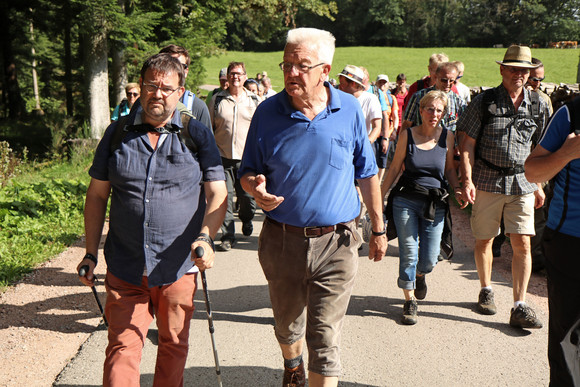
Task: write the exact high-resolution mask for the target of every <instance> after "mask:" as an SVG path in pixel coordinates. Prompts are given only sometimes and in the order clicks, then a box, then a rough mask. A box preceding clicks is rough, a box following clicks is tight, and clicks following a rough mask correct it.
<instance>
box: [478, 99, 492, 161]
mask: <svg viewBox="0 0 580 387" xmlns="http://www.w3.org/2000/svg"><path fill="white" fill-rule="evenodd" d="M495 100H496V91H495V88H491V89H487V90H484V91H483V97H482V98H481V127H480V128H479V133H478V134H477V140H476V142H475V157H476V158H479V157H480V155H479V146H480V143H481V137H482V136H483V128H485V126H486V125H487V124H488V122H489V118H490V117H491V113H490V112H489V107H490V106H491V105H492V104H494V103H495Z"/></svg>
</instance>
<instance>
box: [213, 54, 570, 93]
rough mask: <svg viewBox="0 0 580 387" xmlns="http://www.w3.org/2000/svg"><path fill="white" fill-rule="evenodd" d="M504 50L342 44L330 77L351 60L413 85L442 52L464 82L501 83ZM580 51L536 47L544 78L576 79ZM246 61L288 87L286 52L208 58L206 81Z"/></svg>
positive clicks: (251, 71) (555, 80)
mask: <svg viewBox="0 0 580 387" xmlns="http://www.w3.org/2000/svg"><path fill="white" fill-rule="evenodd" d="M505 51H506V49H505V48H466V47H440V48H400V47H343V48H337V49H336V53H335V55H334V63H333V65H332V70H331V76H332V77H335V78H336V76H337V74H338V73H339V72H340V71H341V70H342V69H343V67H344V66H345V65H347V64H353V65H358V66H364V67H366V68H367V69H368V70H369V73H370V75H371V79H372V80H374V79H375V78H376V76H377V75H378V74H387V75H388V76H389V79H390V80H391V82H394V80H395V79H396V77H397V74H399V73H405V74H406V75H407V82H408V83H409V84H410V83H412V82H414V81H415V80H417V79H418V78H420V77H422V76H423V75H425V74H427V64H428V59H429V56H430V55H431V54H433V53H435V52H443V53H445V54H446V55H447V56H449V58H450V59H451V60H460V61H462V62H463V63H464V64H465V75H464V77H463V78H462V82H463V83H465V84H466V85H467V86H496V85H498V84H499V82H500V75H499V66H498V65H497V64H496V63H495V61H496V60H502V59H503V55H504V53H505ZM579 54H580V50H572V49H565V50H564V49H549V48H543V49H533V50H532V55H533V56H535V57H537V58H539V59H540V60H542V62H544V66H545V68H546V79H545V82H553V83H576V72H577V70H578V60H579ZM234 60H235V61H242V62H244V63H245V64H246V70H247V73H248V77H254V76H255V75H256V73H258V72H261V71H267V72H268V75H269V76H270V78H271V79H272V85H273V87H274V90H276V91H280V90H282V89H283V88H284V82H283V77H282V71H280V69H279V68H278V63H280V62H281V61H282V52H281V51H277V52H267V53H262V52H260V53H255V52H240V51H230V52H227V53H225V54H224V55H221V56H219V57H212V58H208V59H206V60H205V63H204V65H205V68H206V71H207V72H206V79H205V83H207V84H213V85H217V84H218V80H217V79H218V73H219V70H220V68H222V67H225V66H227V64H228V63H229V62H230V61H234Z"/></svg>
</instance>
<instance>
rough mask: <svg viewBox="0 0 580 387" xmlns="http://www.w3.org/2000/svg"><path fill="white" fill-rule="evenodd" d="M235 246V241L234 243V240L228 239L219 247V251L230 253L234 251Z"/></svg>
mask: <svg viewBox="0 0 580 387" xmlns="http://www.w3.org/2000/svg"><path fill="white" fill-rule="evenodd" d="M235 244H236V241H235V240H233V241H232V240H229V239H226V240H224V241H222V243H220V244H219V245H218V247H217V249H218V250H219V251H230V250H231V249H232V247H234V245H235Z"/></svg>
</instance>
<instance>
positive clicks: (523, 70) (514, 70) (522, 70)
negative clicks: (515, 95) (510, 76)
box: [504, 66, 530, 74]
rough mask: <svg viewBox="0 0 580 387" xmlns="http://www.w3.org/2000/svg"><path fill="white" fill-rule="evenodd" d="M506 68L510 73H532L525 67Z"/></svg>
mask: <svg viewBox="0 0 580 387" xmlns="http://www.w3.org/2000/svg"><path fill="white" fill-rule="evenodd" d="M504 67H505V68H506V69H508V70H509V72H510V73H521V74H529V72H530V69H526V68H523V67H513V66H504Z"/></svg>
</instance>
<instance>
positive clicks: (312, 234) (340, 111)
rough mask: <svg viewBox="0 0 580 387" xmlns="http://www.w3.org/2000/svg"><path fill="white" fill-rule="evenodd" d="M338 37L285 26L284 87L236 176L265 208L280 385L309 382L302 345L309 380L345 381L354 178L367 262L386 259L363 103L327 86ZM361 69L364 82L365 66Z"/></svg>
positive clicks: (264, 254) (257, 125) (264, 248)
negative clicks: (343, 343) (367, 232)
mask: <svg viewBox="0 0 580 387" xmlns="http://www.w3.org/2000/svg"><path fill="white" fill-rule="evenodd" d="M334 41H335V39H334V37H333V36H332V35H331V34H330V33H329V32H327V31H322V30H317V29H314V28H298V29H293V30H290V31H289V32H288V39H287V42H286V46H285V48H284V58H283V62H282V63H280V68H281V69H282V71H283V72H284V86H285V88H284V90H283V91H281V92H280V93H278V94H276V95H275V96H273V97H271V98H269V99H267V100H266V101H264V102H263V103H262V104H261V105H260V107H259V108H258V110H257V112H256V114H255V116H254V119H253V120H252V125H251V127H250V132H249V134H248V146H246V148H245V149H244V157H243V159H242V166H241V168H240V172H239V173H240V175H241V178H242V184H243V186H244V189H245V190H246V191H247V192H250V193H252V195H253V196H254V197H255V198H256V201H257V202H258V205H259V206H260V207H261V208H262V209H263V210H264V212H265V214H266V220H265V221H264V224H263V226H262V233H261V234H260V243H259V250H258V255H259V258H260V264H261V265H262V269H263V270H264V274H265V276H266V279H267V280H268V288H269V291H270V300H271V302H272V310H273V313H274V320H275V327H274V332H275V335H276V339H277V340H278V342H279V344H280V348H281V350H282V355H283V359H284V376H283V380H282V385H283V386H289V385H290V386H305V385H306V378H305V369H304V362H303V358H302V352H303V346H304V342H305V341H306V345H307V346H308V362H309V364H308V385H309V386H310V387H322V386H324V387H336V386H337V384H338V377H339V375H340V372H341V371H340V369H341V366H340V358H339V346H340V334H341V330H342V324H343V320H344V316H345V314H346V311H347V308H348V303H349V300H350V295H351V293H352V288H353V284H354V278H355V274H356V271H357V267H358V253H357V249H358V247H359V245H360V236H359V235H358V232H357V231H356V225H355V223H354V218H355V217H356V216H357V215H358V213H359V211H360V203H359V202H358V200H357V193H356V190H355V188H354V184H353V180H354V179H355V178H356V179H358V181H359V184H360V187H361V190H362V191H363V197H364V198H365V201H366V205H367V208H368V210H369V213H370V214H371V219H372V223H373V231H374V233H373V236H372V237H371V241H370V244H369V259H373V260H375V261H380V260H381V259H382V258H383V256H384V254H385V250H386V247H387V241H386V238H385V236H384V232H385V231H384V228H383V226H384V225H383V216H382V203H381V200H380V192H379V183H378V180H377V178H376V176H375V175H376V173H377V167H376V163H375V160H374V155H373V151H372V149H371V145H370V143H369V141H368V138H367V133H366V129H365V120H364V117H363V114H362V111H361V108H360V104H359V103H358V102H357V101H356V100H355V99H354V98H353V97H352V96H350V95H347V94H345V93H343V92H341V91H338V90H336V89H335V88H333V87H332V86H330V84H329V83H328V82H325V81H326V79H327V77H328V74H329V72H330V70H331V63H332V57H333V55H334ZM357 74H358V75H357V77H358V82H361V83H360V84H362V76H361V75H360V74H361V73H360V69H359V72H357ZM353 75H354V74H353ZM341 78H343V77H342V76H341ZM351 78H353V77H352V76H351ZM358 82H356V83H357V84H359V83H358ZM361 87H362V86H361ZM367 94H368V93H367ZM369 96H371V97H374V96H372V95H370V94H369ZM337 135H339V136H340V140H338V141H337ZM250 144H251V145H250ZM337 147H338V148H340V150H339V151H338V152H337Z"/></svg>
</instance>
